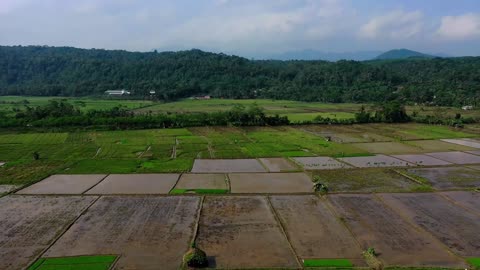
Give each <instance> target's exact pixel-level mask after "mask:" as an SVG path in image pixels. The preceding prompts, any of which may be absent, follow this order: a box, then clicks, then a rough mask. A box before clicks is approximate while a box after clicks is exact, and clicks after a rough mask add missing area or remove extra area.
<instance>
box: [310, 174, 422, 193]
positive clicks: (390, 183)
mask: <svg viewBox="0 0 480 270" xmlns="http://www.w3.org/2000/svg"><path fill="white" fill-rule="evenodd" d="M314 175H316V176H317V177H318V178H319V180H320V182H321V183H324V184H326V185H327V186H328V188H329V190H330V192H409V191H415V190H416V189H418V188H420V187H421V186H420V185H419V184H418V183H416V182H414V181H411V180H410V179H408V178H406V177H404V176H402V175H400V174H398V173H396V172H394V171H393V170H390V169H354V170H335V171H317V172H315V173H314Z"/></svg>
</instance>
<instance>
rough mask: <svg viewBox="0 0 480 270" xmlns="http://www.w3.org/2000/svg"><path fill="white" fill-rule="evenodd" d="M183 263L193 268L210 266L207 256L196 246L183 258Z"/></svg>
mask: <svg viewBox="0 0 480 270" xmlns="http://www.w3.org/2000/svg"><path fill="white" fill-rule="evenodd" d="M183 261H184V263H185V265H186V266H188V267H193V268H204V267H207V266H208V260H207V254H206V253H205V252H204V251H203V250H201V249H199V248H197V247H196V246H195V244H193V245H192V247H191V248H190V249H189V250H188V251H187V253H186V254H185V256H183Z"/></svg>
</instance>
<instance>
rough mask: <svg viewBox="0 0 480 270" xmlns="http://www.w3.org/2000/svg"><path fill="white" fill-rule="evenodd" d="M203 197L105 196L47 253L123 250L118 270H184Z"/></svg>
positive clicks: (117, 266)
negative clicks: (180, 268) (184, 262)
mask: <svg viewBox="0 0 480 270" xmlns="http://www.w3.org/2000/svg"><path fill="white" fill-rule="evenodd" d="M199 202H200V198H199V197H190V196H182V197H117V196H114V197H102V198H100V199H99V200H98V201H97V202H96V203H95V204H94V205H93V206H92V207H90V209H89V210H88V211H87V213H86V214H85V215H84V216H82V217H81V218H80V219H79V220H78V221H77V222H75V224H74V225H73V226H72V227H71V228H70V229H69V230H68V231H67V232H66V233H65V234H64V235H63V236H62V237H61V238H60V239H59V240H58V241H57V242H56V243H55V244H54V245H53V246H52V247H51V248H50V249H49V250H48V251H47V252H46V253H45V256H46V257H60V256H76V255H87V254H119V255H120V259H119V260H118V262H117V264H116V265H115V269H142V270H143V269H145V270H148V269H159V266H161V267H160V268H161V269H178V268H179V267H180V265H181V263H182V256H183V254H184V253H185V252H186V251H187V250H188V248H189V246H190V240H191V239H192V235H193V229H194V223H195V220H196V216H197V211H198V207H199Z"/></svg>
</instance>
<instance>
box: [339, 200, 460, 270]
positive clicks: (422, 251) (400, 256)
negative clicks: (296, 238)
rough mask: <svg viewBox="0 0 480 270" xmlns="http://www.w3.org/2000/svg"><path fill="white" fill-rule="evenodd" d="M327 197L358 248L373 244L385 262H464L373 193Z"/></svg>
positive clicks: (395, 263)
mask: <svg viewBox="0 0 480 270" xmlns="http://www.w3.org/2000/svg"><path fill="white" fill-rule="evenodd" d="M329 198H330V201H331V203H332V204H333V206H334V208H335V211H336V212H337V214H338V215H339V216H340V217H341V218H342V219H344V220H345V222H346V224H347V226H348V227H349V228H350V230H351V231H352V233H353V234H354V235H355V237H356V238H357V240H358V241H359V242H360V245H361V248H362V249H363V250H366V249H367V248H369V247H373V248H374V249H375V251H377V252H378V253H379V256H378V258H379V259H380V260H381V261H383V262H384V264H385V265H386V266H393V265H402V266H441V267H447V266H449V267H462V266H464V263H463V262H462V261H460V260H459V259H458V258H457V257H455V256H453V255H451V254H450V253H448V252H447V251H446V250H445V249H444V248H443V246H442V245H441V243H440V242H438V241H436V240H435V239H434V238H433V237H431V236H429V235H428V234H427V233H425V232H422V231H419V230H417V229H416V228H414V227H413V226H412V225H411V224H409V223H408V222H406V221H405V220H403V219H402V218H401V216H400V215H399V214H397V213H396V212H394V211H393V210H392V209H391V208H389V207H387V206H385V205H384V204H383V203H382V202H381V201H380V199H378V198H377V197H375V195H332V196H329Z"/></svg>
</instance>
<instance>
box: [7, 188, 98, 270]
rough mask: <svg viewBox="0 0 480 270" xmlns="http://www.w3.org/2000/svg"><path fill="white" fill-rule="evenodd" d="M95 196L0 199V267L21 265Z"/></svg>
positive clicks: (51, 239)
mask: <svg viewBox="0 0 480 270" xmlns="http://www.w3.org/2000/svg"><path fill="white" fill-rule="evenodd" d="M95 199H96V197H94V196H88V197H79V196H68V197H56V196H55V197H54V196H48V197H40V196H7V197H3V198H1V199H0V205H1V207H0V269H11V270H15V269H25V268H26V267H27V266H28V265H29V264H31V263H33V260H34V259H35V258H36V256H39V255H40V254H41V253H42V252H43V251H44V250H45V249H46V248H48V246H49V245H50V244H51V243H53V241H54V240H55V238H56V237H57V236H58V235H59V234H61V233H62V232H63V231H64V230H66V228H67V226H68V225H69V224H70V223H71V222H73V221H74V220H75V218H77V217H78V216H79V215H80V214H81V213H82V211H83V210H84V209H85V208H87V207H88V206H89V205H90V204H91V203H92V202H93V201H94V200H95Z"/></svg>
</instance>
